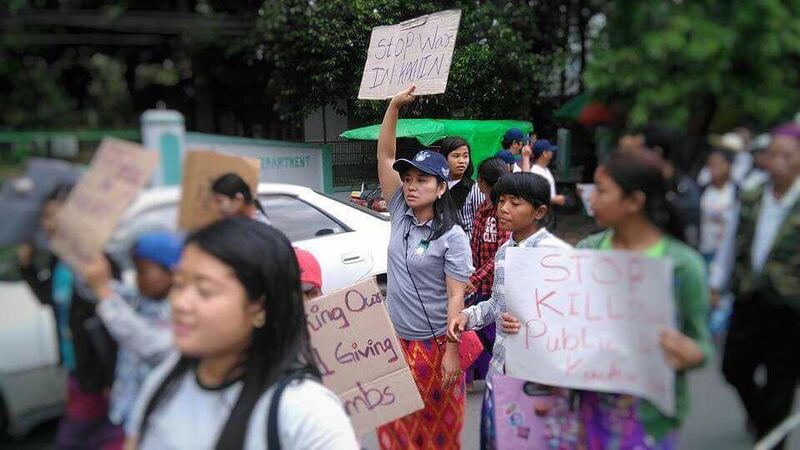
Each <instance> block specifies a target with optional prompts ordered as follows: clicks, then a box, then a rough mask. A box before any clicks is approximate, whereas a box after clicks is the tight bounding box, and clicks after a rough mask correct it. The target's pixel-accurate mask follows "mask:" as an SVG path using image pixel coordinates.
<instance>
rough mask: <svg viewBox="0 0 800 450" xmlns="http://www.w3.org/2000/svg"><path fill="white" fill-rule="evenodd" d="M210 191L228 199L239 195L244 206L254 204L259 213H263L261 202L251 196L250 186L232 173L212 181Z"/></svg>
mask: <svg viewBox="0 0 800 450" xmlns="http://www.w3.org/2000/svg"><path fill="white" fill-rule="evenodd" d="M211 191H212V192H214V193H215V194H220V195H224V196H226V197H229V198H235V197H236V194H241V195H242V198H243V199H244V203H245V204H247V205H251V204H254V205H255V207H256V208H258V210H259V211H261V212H262V213H263V212H264V208H263V207H262V206H261V202H259V201H258V199H257V198H255V197H254V196H253V192H252V191H251V190H250V186H249V185H248V184H247V182H245V181H244V179H242V177H240V176H239V175H238V174H235V173H233V172H230V173H226V174H224V175H222V176H220V177H219V178H217V179H216V180H214V182H213V183H211Z"/></svg>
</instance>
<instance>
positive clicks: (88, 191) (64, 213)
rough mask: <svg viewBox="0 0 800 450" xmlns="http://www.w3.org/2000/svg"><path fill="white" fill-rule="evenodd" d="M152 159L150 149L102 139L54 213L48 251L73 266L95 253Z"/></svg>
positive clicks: (146, 176) (151, 169)
mask: <svg viewBox="0 0 800 450" xmlns="http://www.w3.org/2000/svg"><path fill="white" fill-rule="evenodd" d="M157 164H158V153H156V152H154V151H149V150H146V149H145V148H144V147H142V146H141V145H138V144H136V143H133V142H128V141H122V140H119V139H112V138H105V139H103V141H102V142H101V143H100V147H99V148H98V150H97V153H96V154H95V156H94V158H93V159H92V164H91V166H90V167H89V170H88V171H87V172H86V173H85V174H84V175H83V176H82V177H81V179H80V181H79V182H78V184H77V185H76V186H75V188H74V189H73V190H72V193H70V195H69V197H68V198H67V200H66V203H65V204H64V208H63V209H62V210H61V212H60V213H59V216H58V227H57V230H56V235H55V236H54V238H53V241H52V243H51V246H52V248H53V250H54V251H55V252H56V253H57V254H58V255H59V256H60V257H61V258H62V259H63V260H65V261H67V262H68V263H69V264H71V265H73V266H80V265H81V264H85V263H86V262H88V261H90V260H91V258H93V257H94V256H95V255H96V254H98V253H100V252H101V251H102V249H103V246H104V245H105V242H106V241H107V240H108V238H109V237H110V236H111V233H112V232H113V231H114V228H116V226H117V223H118V222H119V220H120V219H121V218H122V215H123V214H124V213H125V210H126V209H127V208H128V207H129V206H130V205H131V203H133V201H134V200H135V199H136V197H137V196H138V195H139V192H140V191H141V190H142V188H143V187H144V185H145V184H147V182H148V181H149V180H150V177H151V176H152V175H153V172H154V171H155V169H156V165H157Z"/></svg>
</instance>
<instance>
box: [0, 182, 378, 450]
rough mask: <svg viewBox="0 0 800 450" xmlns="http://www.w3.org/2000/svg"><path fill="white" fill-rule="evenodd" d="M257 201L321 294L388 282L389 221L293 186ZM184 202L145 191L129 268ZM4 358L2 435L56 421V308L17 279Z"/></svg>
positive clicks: (124, 250) (133, 219) (172, 225)
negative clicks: (307, 259) (302, 253)
mask: <svg viewBox="0 0 800 450" xmlns="http://www.w3.org/2000/svg"><path fill="white" fill-rule="evenodd" d="M258 198H259V200H260V201H261V204H262V205H263V206H264V209H265V211H266V213H267V217H268V218H269V220H270V221H271V222H272V224H273V225H274V226H275V227H276V228H278V229H280V230H281V231H283V232H284V233H285V234H286V235H287V236H288V237H289V239H290V240H291V241H292V243H293V244H294V245H295V246H297V247H299V248H303V249H305V250H308V251H309V252H311V253H312V254H313V255H314V256H315V257H316V258H317V260H318V261H319V263H320V267H321V269H322V288H323V292H325V293H329V292H332V291H334V290H337V289H339V288H343V287H346V286H349V285H352V284H354V283H356V282H358V281H360V280H363V279H365V278H368V277H373V276H375V277H377V278H378V282H379V283H380V284H385V281H386V262H387V260H386V252H387V248H388V245H389V231H390V223H389V218H388V217H387V216H386V215H382V214H378V213H375V212H373V211H370V210H368V209H366V208H361V207H358V206H355V205H353V204H351V203H346V202H344V201H340V200H337V199H335V198H333V197H329V196H327V195H324V194H320V193H317V192H315V191H313V190H311V189H308V188H305V187H301V186H294V185H287V184H269V183H262V184H261V185H259V187H258ZM179 204H180V188H179V187H163V188H153V189H149V190H147V191H145V192H143V193H142V194H141V195H140V196H139V197H138V198H137V200H136V201H135V202H134V204H133V205H131V207H130V208H129V209H128V210H127V211H126V213H125V218H124V219H123V220H122V221H121V224H120V226H119V227H118V228H117V230H115V232H114V234H113V235H112V237H111V239H110V241H109V244H108V246H107V247H108V250H109V251H110V252H111V253H112V255H114V256H115V259H116V260H118V261H119V262H120V263H122V264H123V267H124V266H125V265H126V263H127V264H130V263H129V261H127V262H126V261H125V260H126V259H127V254H128V249H129V248H130V246H131V245H132V243H133V241H134V239H135V238H136V236H138V235H139V234H140V233H141V232H144V231H147V230H153V229H162V230H163V229H176V227H177V222H178V210H179ZM265 257H269V255H265ZM5 259H6V261H0V263H2V262H4V263H5V265H6V266H8V265H9V264H10V263H11V262H12V261H13V252H8V254H7V255H6V258H5ZM6 268H7V267H6ZM3 269H4V268H3V267H0V276H2V275H3V274H4V272H5V270H3ZM12 272H13V271H12ZM4 279H5V278H0V280H4ZM0 355H2V356H0V434H2V432H3V431H4V430H5V431H7V432H8V433H9V434H11V435H12V436H19V435H22V434H24V433H26V432H27V431H28V430H30V429H31V428H32V427H33V426H35V425H37V424H38V423H41V422H43V421H45V420H48V419H51V418H53V417H57V416H58V415H59V414H60V412H61V407H62V405H63V403H64V398H65V393H64V386H65V384H66V381H65V373H64V370H63V369H62V368H61V367H60V366H59V355H58V343H57V339H56V333H55V320H54V318H53V313H52V311H51V310H50V308H48V307H45V306H42V305H41V304H40V303H39V301H38V300H37V299H36V298H35V296H34V294H33V292H31V290H30V289H29V288H28V286H27V285H26V284H25V282H24V281H20V280H19V279H18V278H17V279H9V280H8V281H0Z"/></svg>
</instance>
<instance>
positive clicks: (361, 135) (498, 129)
mask: <svg viewBox="0 0 800 450" xmlns="http://www.w3.org/2000/svg"><path fill="white" fill-rule="evenodd" d="M380 127H381V126H380V125H371V126H368V127H363V128H356V129H353V130H348V131H345V132H344V133H342V134H341V135H340V136H341V137H343V138H345V139H355V140H363V141H376V140H378V133H379V132H380ZM509 128H519V129H520V130H522V132H523V133H530V132H531V131H533V124H531V123H530V122H525V121H521V120H445V119H400V121H398V123H397V137H399V138H416V139H417V140H418V141H419V143H420V144H422V145H424V146H430V145H433V144H434V143H435V142H436V141H439V140H441V139H444V138H446V137H448V136H459V137H462V138H464V139H465V140H466V141H467V142H469V146H470V150H471V151H472V159H473V163H474V165H475V168H476V170H477V166H478V164H480V162H481V161H483V160H484V159H486V158H489V157H491V156H494V154H495V153H496V152H497V151H498V150H500V142H501V141H502V140H503V135H504V134H505V133H506V131H508V129H509Z"/></svg>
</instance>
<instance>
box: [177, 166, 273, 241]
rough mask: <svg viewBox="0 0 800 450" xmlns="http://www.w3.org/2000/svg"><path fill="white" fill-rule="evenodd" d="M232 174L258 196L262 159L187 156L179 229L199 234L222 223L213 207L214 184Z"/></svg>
mask: <svg viewBox="0 0 800 450" xmlns="http://www.w3.org/2000/svg"><path fill="white" fill-rule="evenodd" d="M231 172H233V173H235V174H237V175H239V176H240V177H242V179H243V180H244V181H245V182H246V183H247V185H248V186H250V191H251V192H252V193H253V195H256V194H257V193H258V178H259V174H260V172H261V164H260V162H259V160H258V159H255V158H245V157H242V156H234V155H227V154H224V153H218V152H212V151H206V150H191V151H189V152H186V159H185V160H184V163H183V180H182V181H181V206H180V215H179V218H178V228H180V229H182V230H188V231H191V230H196V229H198V228H202V227H203V226H205V225H208V224H210V223H211V222H213V221H215V220H217V219H219V216H218V215H217V214H216V212H215V211H214V209H213V208H212V206H211V201H212V198H211V183H213V182H214V180H215V179H217V178H218V177H220V176H222V175H225V174H226V173H231Z"/></svg>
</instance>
